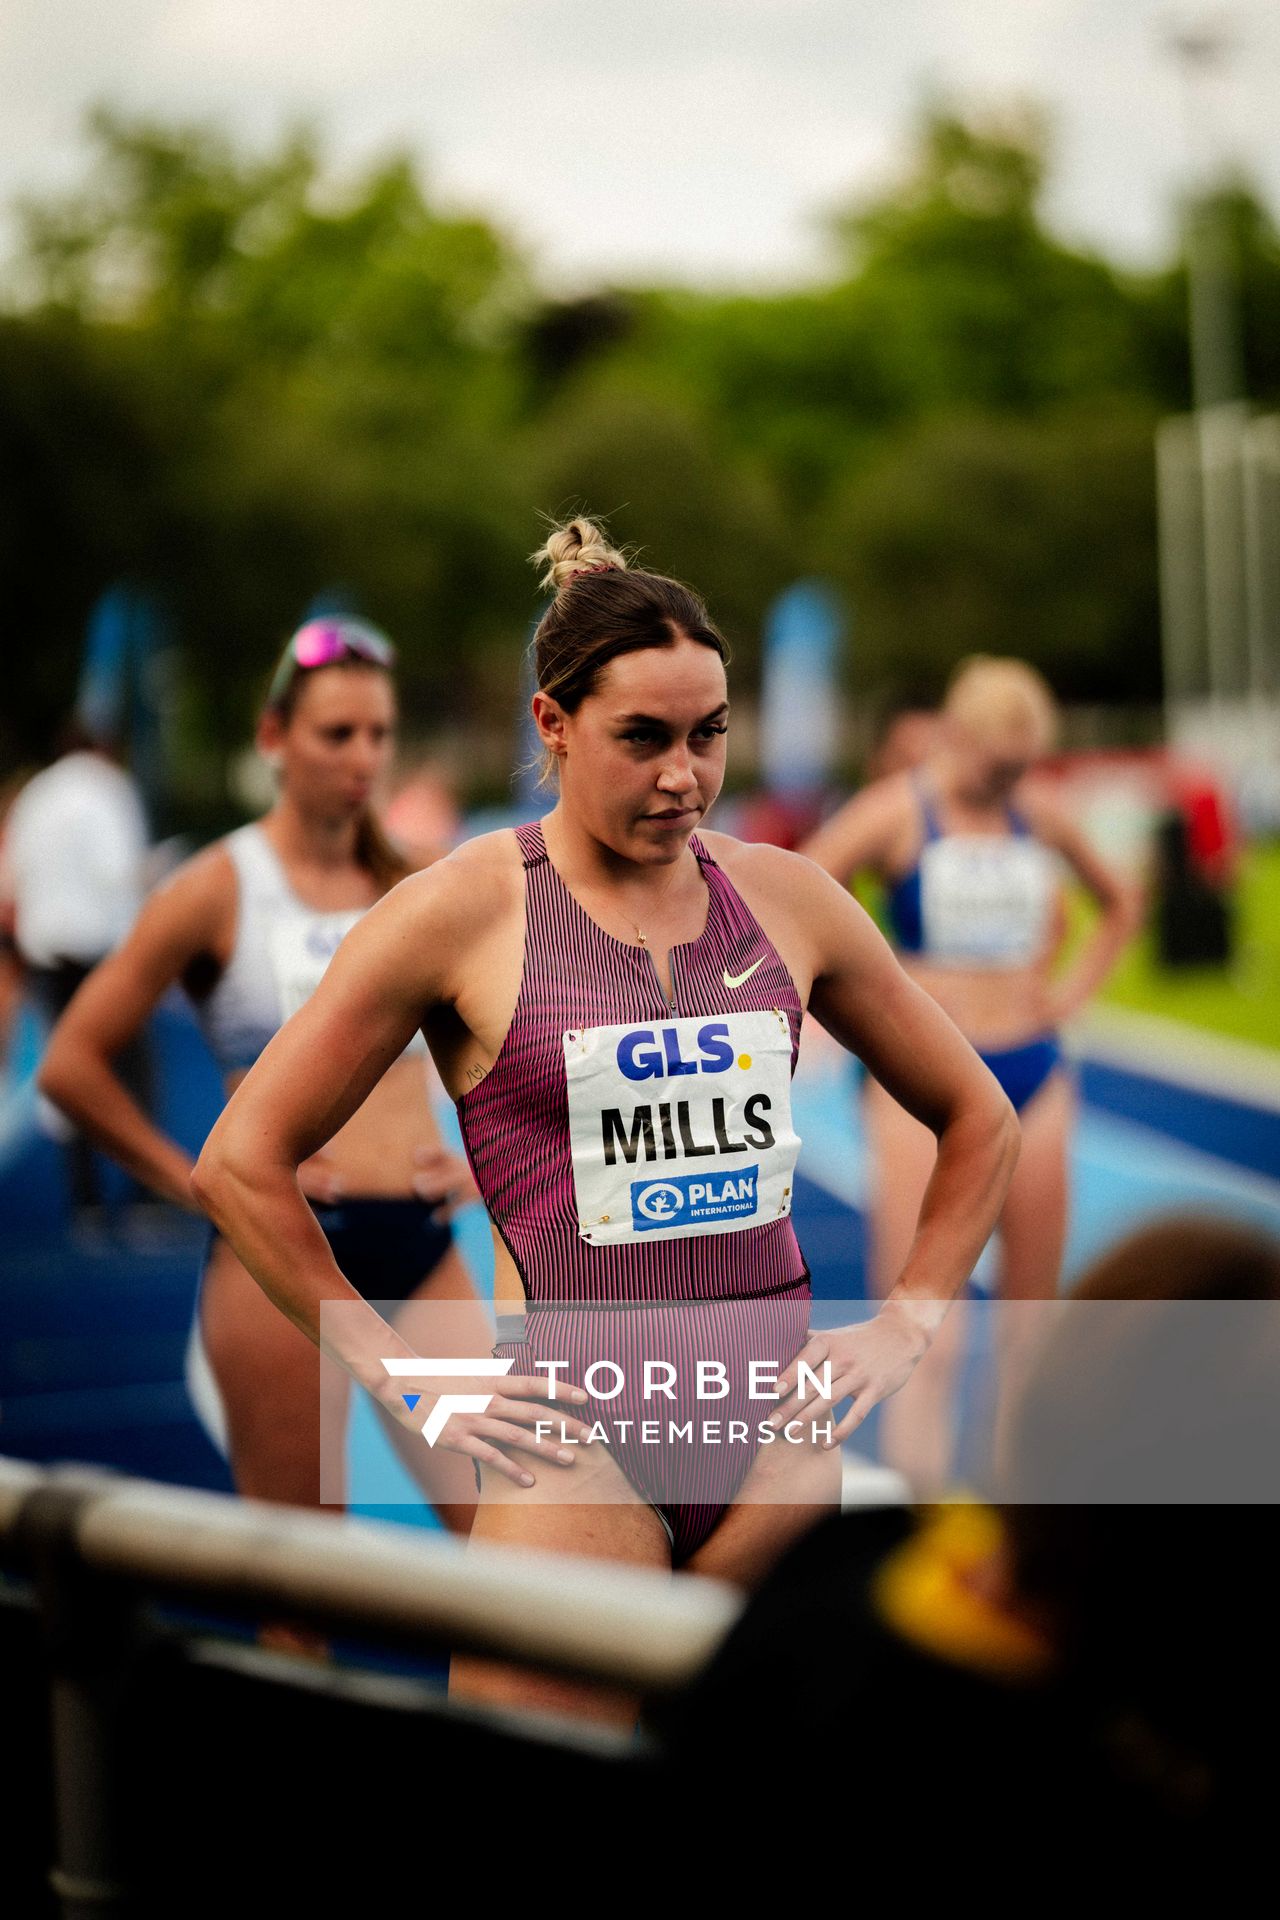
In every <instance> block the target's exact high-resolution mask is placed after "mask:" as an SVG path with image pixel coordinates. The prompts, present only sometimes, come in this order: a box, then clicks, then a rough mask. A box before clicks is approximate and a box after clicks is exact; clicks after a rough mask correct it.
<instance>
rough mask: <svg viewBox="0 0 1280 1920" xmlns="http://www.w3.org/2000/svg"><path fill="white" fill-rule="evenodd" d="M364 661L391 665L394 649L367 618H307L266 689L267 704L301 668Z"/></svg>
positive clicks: (274, 702)
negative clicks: (348, 661)
mask: <svg viewBox="0 0 1280 1920" xmlns="http://www.w3.org/2000/svg"><path fill="white" fill-rule="evenodd" d="M351 659H357V660H367V661H368V662H369V664H370V665H371V666H375V667H387V668H390V667H393V666H394V665H395V662H396V650H395V648H394V647H393V646H392V644H391V642H390V641H389V640H388V639H387V636H386V635H385V633H379V631H378V629H377V628H376V627H371V626H370V625H369V623H368V621H366V620H348V619H345V618H343V619H334V618H327V619H320V620H308V621H307V623H306V625H305V626H302V627H299V628H298V631H297V632H296V633H295V634H294V636H293V638H292V639H291V640H290V642H289V644H288V646H287V647H286V648H285V650H284V652H283V654H282V655H281V656H280V664H279V666H278V667H277V668H276V670H275V673H274V674H273V676H272V679H271V685H270V687H269V688H268V690H267V705H268V706H269V707H272V706H274V705H275V704H276V702H277V701H278V700H279V699H280V697H281V695H282V694H283V693H284V690H285V688H286V687H287V686H288V685H289V682H290V681H291V680H292V678H293V676H294V674H295V673H297V672H298V670H299V669H300V668H308V667H331V666H332V665H333V664H334V662H335V661H336V660H351Z"/></svg>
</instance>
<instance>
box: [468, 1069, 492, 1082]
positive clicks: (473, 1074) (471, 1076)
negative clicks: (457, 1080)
mask: <svg viewBox="0 0 1280 1920" xmlns="http://www.w3.org/2000/svg"><path fill="white" fill-rule="evenodd" d="M488 1071H489V1069H488V1067H481V1066H473V1067H468V1068H467V1079H468V1080H469V1081H470V1082H471V1084H472V1086H473V1087H474V1086H475V1084H476V1082H477V1081H478V1080H483V1079H484V1077H485V1075H486V1073H488Z"/></svg>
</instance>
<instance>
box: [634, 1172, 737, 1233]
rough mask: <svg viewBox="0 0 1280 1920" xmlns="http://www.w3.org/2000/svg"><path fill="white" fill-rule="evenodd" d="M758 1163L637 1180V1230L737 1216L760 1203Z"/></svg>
mask: <svg viewBox="0 0 1280 1920" xmlns="http://www.w3.org/2000/svg"><path fill="white" fill-rule="evenodd" d="M759 1171H760V1169H759V1167H758V1166H755V1167H735V1168H734V1169H733V1171H732V1173H685V1174H677V1175H675V1176H674V1177H673V1178H672V1179H670V1180H633V1181H632V1183H631V1223H632V1225H633V1226H634V1228H635V1230H636V1232H637V1233H644V1232H646V1231H648V1232H651V1231H652V1230H653V1229H654V1228H655V1227H686V1228H687V1227H695V1226H700V1225H701V1224H702V1223H703V1222H704V1221H707V1220H737V1219H741V1218H742V1217H743V1216H744V1215H746V1214H752V1213H754V1212H755V1210H756V1206H757V1194H756V1175H757V1174H758V1172H759Z"/></svg>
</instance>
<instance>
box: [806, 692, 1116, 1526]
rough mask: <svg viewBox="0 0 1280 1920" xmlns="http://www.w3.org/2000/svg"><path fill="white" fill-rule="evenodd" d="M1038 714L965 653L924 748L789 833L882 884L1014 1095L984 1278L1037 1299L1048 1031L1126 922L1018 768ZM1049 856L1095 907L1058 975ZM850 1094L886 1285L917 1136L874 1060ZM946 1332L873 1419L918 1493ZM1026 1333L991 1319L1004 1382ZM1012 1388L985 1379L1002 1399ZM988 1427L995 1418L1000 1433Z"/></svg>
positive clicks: (1059, 1209) (943, 1434)
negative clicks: (811, 826) (815, 825)
mask: <svg viewBox="0 0 1280 1920" xmlns="http://www.w3.org/2000/svg"><path fill="white" fill-rule="evenodd" d="M1055 730H1056V709H1055V705H1054V701H1053V696H1052V694H1051V693H1050V691H1049V688H1048V686H1047V685H1046V684H1045V682H1044V680H1043V679H1042V678H1041V676H1040V675H1039V674H1038V673H1037V672H1036V671H1035V670H1034V668H1032V667H1029V666H1027V665H1025V664H1024V663H1023V662H1022V661H1020V660H1007V659H994V658H990V657H987V656H976V657H974V658H973V659H970V660H967V661H964V662H962V663H961V665H960V666H959V667H958V668H957V670H956V672H955V674H954V675H953V677H952V680H951V684H950V687H949V689H948V692H947V696H946V699H945V702H944V705H943V711H942V725H941V728H940V731H939V733H938V735H937V736H936V741H935V745H934V747H933V750H932V751H931V753H930V754H929V755H928V757H927V758H926V760H925V761H924V763H923V764H922V765H921V766H919V767H916V768H914V769H911V770H908V771H905V772H900V773H896V774H893V775H891V776H889V777H886V778H885V779H882V780H878V781H875V782H874V783H873V784H872V785H871V786H869V787H866V788H864V789H863V791H862V792H861V793H859V794H857V795H855V796H854V798H853V799H852V800H850V801H848V802H847V803H846V804H845V805H844V806H843V807H842V808H841V809H840V811H839V812H837V813H836V814H834V815H833V816H832V818H831V819H830V820H828V821H826V822H825V824H824V825H823V826H822V827H821V828H820V829H819V830H818V832H817V833H816V834H815V835H814V836H813V837H812V838H811V839H810V840H809V841H808V842H807V844H806V846H805V848H804V852H805V853H806V854H807V855H808V856H809V858H810V859H811V860H813V861H816V862H817V864H818V865H819V866H821V867H824V868H825V869H826V870H827V872H828V873H830V874H833V875H834V876H835V878H836V879H838V880H840V881H841V882H847V881H849V880H850V879H852V877H853V876H854V875H855V874H856V873H858V872H860V871H862V870H867V869H869V870H871V871H872V872H874V873H875V874H877V875H878V876H879V877H880V879H881V880H882V881H883V882H884V883H885V885H886V886H887V888H888V897H887V902H886V905H887V912H888V918H889V922H890V925H891V927H892V930H893V936H894V941H895V944H896V946H897V949H898V953H899V956H900V958H901V960H902V964H903V966H904V968H905V969H906V971H907V972H908V973H909V974H910V976H911V977H912V979H913V980H915V981H916V982H917V983H918V984H919V985H920V986H921V987H922V988H923V989H924V990H925V992H926V993H928V994H929V995H931V997H932V998H933V999H934V1000H936V1001H937V1002H938V1004H939V1005H940V1006H941V1007H942V1008H944V1010H945V1011H946V1012H947V1013H948V1014H949V1015H950V1016H951V1018H952V1020H954V1021H955V1023H956V1025H957V1026H958V1027H959V1028H960V1031H961V1032H962V1033H963V1034H964V1035H965V1036H966V1037H967V1038H968V1039H969V1040H970V1041H971V1042H972V1044H973V1045H974V1046H975V1047H976V1048H977V1049H978V1052H979V1054H980V1056H981V1058H982V1059H983V1060H984V1061H985V1062H986V1064H987V1066H988V1067H989V1068H990V1069H991V1071H992V1073H993V1074H994V1075H995V1077H996V1079H997V1080H998V1081H999V1082H1000V1085H1001V1086H1002V1087H1003V1089H1004V1091H1005V1093H1006V1094H1007V1095H1008V1097H1009V1099H1010V1101H1011V1102H1012V1104H1013V1106H1014V1108H1015V1110H1016V1111H1017V1114H1018V1117H1019V1119H1020V1121H1021V1123H1022V1151H1021V1154H1020V1157H1019V1160H1018V1170H1017V1173H1016V1174H1015V1176H1014V1179H1013V1182H1012V1184H1011V1186H1010V1188H1009V1192H1008V1194H1007V1196H1006V1199H1005V1204H1004V1210H1003V1213H1002V1215H1001V1219H1000V1279H999V1293H1000V1296H1001V1297H1002V1298H1003V1299H1005V1300H1011V1301H1018V1300H1028V1299H1044V1298H1052V1297H1053V1295H1054V1294H1055V1293H1056V1292H1057V1288H1058V1275H1059V1270H1060V1267H1061V1264H1062V1253H1063V1245H1064V1242H1065V1238H1066V1228H1067V1203H1068V1178H1067V1174H1068V1151H1069V1145H1070V1132H1071V1123H1072V1111H1073V1098H1072V1086H1071V1080H1070V1077H1069V1075H1068V1073H1067V1071H1066V1069H1065V1067H1064V1064H1063V1059H1062V1050H1061V1046H1060V1043H1059V1039H1058V1029H1059V1027H1060V1026H1061V1025H1062V1024H1063V1022H1064V1021H1065V1020H1067V1019H1069V1018H1070V1017H1071V1015H1072V1014H1073V1013H1075V1012H1076V1011H1077V1010H1078V1009H1079V1008H1080V1007H1082V1006H1083V1005H1084V1004H1085V1002H1086V1001H1087V1000H1088V998H1089V996H1090V995H1091V994H1092V993H1093V991H1094V990H1095V989H1096V988H1097V987H1098V985H1099V984H1100V983H1101V981H1102V980H1103V979H1104V978H1105V977H1106V975H1107V973H1108V972H1109V971H1110V969H1111V967H1112V966H1113V965H1114V963H1115V961H1116V959H1117V958H1118V956H1119V954H1120V952H1121V950H1122V948H1123V946H1124V945H1125V943H1126V941H1127V940H1128V939H1129V938H1130V937H1131V935H1132V933H1133V932H1134V931H1135V929H1136V926H1137V923H1138V908H1137V902H1136V899H1135V897H1134V896H1133V894H1132V893H1131V891H1130V889H1128V888H1127V887H1126V886H1125V885H1124V884H1123V883H1122V882H1121V880H1120V878H1119V877H1118V876H1117V875H1116V874H1115V873H1113V872H1112V870H1111V868H1110V866H1109V865H1108V864H1107V862H1106V861H1104V860H1103V859H1102V858H1101V857H1100V856H1099V855H1098V853H1097V852H1096V851H1095V850H1094V848H1093V847H1092V846H1091V845H1090V843H1089V841H1088V840H1087V839H1086V838H1085V836H1084V835H1083V834H1082V833H1081V832H1080V830H1079V829H1078V828H1077V827H1076V825H1075V824H1074V822H1073V821H1072V820H1071V819H1070V817H1069V816H1068V814H1067V813H1065V812H1064V811H1063V809H1062V808H1061V807H1060V806H1059V805H1058V804H1057V803H1056V802H1055V801H1054V799H1053V798H1052V796H1051V795H1050V794H1048V793H1046V792H1045V791H1044V790H1043V787H1042V786H1038V785H1036V784H1035V783H1034V781H1032V780H1031V779H1029V778H1028V777H1027V776H1028V773H1029V770H1030V769H1031V768H1032V766H1033V764H1034V763H1035V761H1036V760H1037V759H1038V758H1039V757H1040V756H1042V755H1043V754H1044V753H1046V752H1047V751H1048V750H1049V748H1050V746H1051V745H1052V743H1053V739H1054V734H1055ZM1064 867H1065V868H1066V869H1069V870H1070V871H1071V872H1073V873H1074V874H1075V875H1076V876H1077V877H1078V878H1079V879H1080V880H1081V881H1082V882H1083V884H1084V886H1085V888H1086V889H1087V890H1088V892H1089V893H1090V894H1091V895H1092V896H1093V898H1094V900H1095V901H1096V902H1097V904H1098V907H1099V908H1100V909H1101V912H1100V917H1099V919H1098V921H1097V923H1096V926H1095V928H1094V931H1093V933H1092V935H1091V936H1090V938H1089V939H1088V940H1087V941H1086V942H1085V943H1084V945H1083V946H1082V947H1081V948H1080V950H1079V952H1078V954H1077V956H1076V958H1075V960H1074V962H1073V964H1072V966H1071V968H1070V970H1069V972H1068V973H1067V974H1066V975H1065V976H1063V977H1061V978H1058V979H1055V978H1053V977H1052V968H1053V962H1054V959H1055V956H1056V954H1057V952H1058V950H1059V947H1060V945H1061V941H1062V936H1063V930H1064V918H1063V912H1062V905H1061V886H1060V874H1061V872H1062V870H1063V868H1064ZM864 1111H865V1116H866V1121H867V1130H868V1135H869V1139H870V1146H871V1158H872V1162H873V1192H874V1203H873V1205H874V1218H873V1221H872V1236H871V1237H872V1249H873V1251H872V1269H873V1275H874V1281H875V1286H876V1290H877V1292H878V1293H880V1294H882V1295H883V1294H886V1293H887V1292H888V1291H889V1290H890V1288H891V1287H892V1286H893V1284H894V1282H895V1280H896V1278H897V1275H898V1273H899V1272H900V1270H901V1267H902V1262H903V1260H904V1259H905V1258H906V1255H907V1251H908V1249H909V1248H910V1246H911V1242H912V1238H913V1236H914V1234H915V1230H916V1213H917V1209H918V1207H919V1204H920V1196H921V1194H922V1193H923V1192H924V1190H925V1187H926V1185H927V1183H928V1181H929V1178H930V1174H931V1172H932V1167H933V1154H934V1141H933V1138H932V1136H931V1135H930V1133H929V1132H928V1130H927V1129H926V1128H925V1127H922V1126H921V1125H920V1122H919V1120H918V1119H917V1118H916V1117H915V1116H914V1115H912V1114H911V1113H910V1112H908V1111H906V1110H905V1109H904V1108H903V1106H902V1105H901V1104H900V1103H899V1102H898V1101H897V1100H896V1099H895V1098H894V1097H893V1093H892V1090H891V1089H887V1088H886V1087H885V1086H884V1085H882V1084H879V1082H878V1076H875V1077H871V1076H869V1077H868V1078H867V1080H866V1083H865V1105H864ZM963 1330H964V1327H963V1315H962V1314H961V1313H960V1312H955V1313H951V1314H949V1315H948V1316H947V1321H946V1325H945V1329H944V1330H943V1331H942V1332H941V1333H940V1335H939V1338H938V1339H937V1340H936V1341H935V1342H934V1344H933V1347H932V1349H931V1351H930V1353H929V1358H928V1363H927V1365H925V1366H922V1367H921V1368H920V1369H919V1371H918V1372H917V1374H916V1375H915V1377H914V1378H913V1380H912V1381H911V1384H910V1387H909V1388H908V1390H907V1391H906V1392H904V1393H903V1394H901V1395H899V1396H898V1398H897V1399H896V1400H895V1401H894V1403H893V1405H892V1406H890V1407H886V1408H885V1410H884V1414H883V1416H882V1420H883V1436H882V1441H883V1444H882V1451H883V1453H884V1457H885V1458H886V1460H888V1461H890V1462H891V1463H892V1464H893V1465H895V1466H897V1467H898V1468H900V1469H901V1470H902V1471H903V1472H904V1473H906V1474H907V1475H908V1477H909V1478H910V1480H911V1482H912V1484H913V1486H914V1487H915V1489H916V1491H917V1493H919V1494H920V1495H921V1496H923V1497H927V1496H928V1495H929V1494H931V1493H933V1492H936V1491H940V1490H941V1489H943V1488H944V1487H945V1485H946V1483H947V1480H948V1477H949V1474H950V1471H951V1466H952V1451H953V1446H954V1433H953V1419H954V1416H953V1395H952V1378H953V1375H954V1371H955V1367H956V1365H957V1362H958V1359H959V1355H960V1344H959V1343H960V1340H961V1336H962V1334H963ZM1032 1331H1033V1328H1032V1325H1031V1320H1030V1318H1029V1317H1028V1316H1023V1318H1022V1319H1021V1321H1020V1320H1019V1318H1018V1316H1017V1315H1016V1314H1012V1315H1006V1316H1004V1317H1003V1318H1002V1320H1001V1323H1000V1335H1001V1344H1002V1346H1003V1348H1004V1354H1003V1359H1002V1373H1003V1374H1004V1376H1005V1379H1006V1383H1011V1378H1012V1374H1011V1369H1012V1367H1013V1365H1014V1364H1016V1356H1017V1350H1018V1349H1020V1348H1021V1347H1022V1346H1023V1345H1025V1344H1027V1342H1028V1341H1029V1339H1030V1336H1031V1334H1032ZM1024 1336H1026V1338H1025V1340H1024ZM1010 1402H1011V1396H1010V1395H1008V1394H1002V1396H1001V1403H1000V1404H1001V1405H1002V1406H1006V1407H1007V1406H1008V1404H1010ZM1000 1432H1001V1427H1000V1425H999V1424H998V1426H997V1434H996V1445H997V1448H998V1447H999V1444H1000Z"/></svg>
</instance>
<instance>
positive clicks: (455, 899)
mask: <svg viewBox="0 0 1280 1920" xmlns="http://www.w3.org/2000/svg"><path fill="white" fill-rule="evenodd" d="M523 879H524V862H523V859H522V857H521V853H520V843H519V841H518V840H517V839H516V836H515V833H514V832H513V831H512V829H511V828H509V827H504V828H500V829H499V830H498V831H497V832H494V833H479V834H477V835H476V837H475V839H474V840H464V841H463V842H462V843H461V845H460V846H457V847H455V848H454V849H453V851H452V852H451V853H446V854H445V855H444V856H443V858H441V859H439V860H433V861H432V863H431V865H430V866H429V867H423V868H421V869H420V870H419V871H418V872H417V873H411V874H409V875H408V876H407V878H405V879H404V880H401V881H400V883H399V885H398V886H395V887H393V888H392V889H391V892H390V893H389V894H388V895H387V896H386V897H387V900H388V901H395V902H396V903H397V905H398V908H399V910H400V911H401V912H404V913H408V914H409V915H410V916H412V917H414V918H416V917H418V916H422V917H423V918H425V919H428V920H430V921H431V922H432V924H433V925H435V926H436V927H438V928H442V929H443V928H444V927H448V928H449V929H450V930H451V931H454V932H458V933H464V934H465V933H473V934H474V933H478V932H480V931H482V930H483V929H484V928H485V927H486V926H487V925H492V924H493V922H494V921H495V920H500V919H502V918H503V917H504V916H506V915H507V914H509V913H510V912H511V910H512V908H513V906H514V905H515V904H516V902H517V901H518V900H519V898H520V895H521V893H522V890H523Z"/></svg>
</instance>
